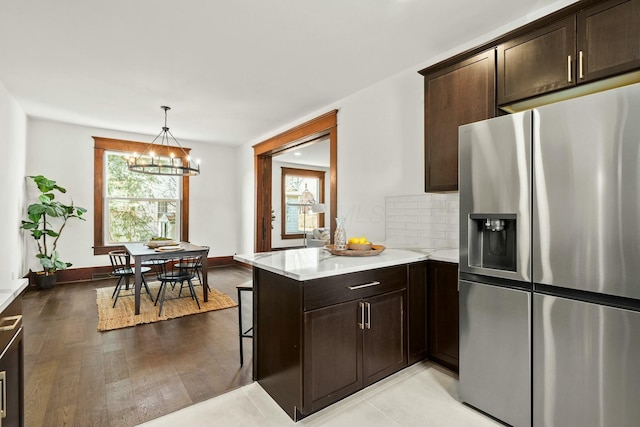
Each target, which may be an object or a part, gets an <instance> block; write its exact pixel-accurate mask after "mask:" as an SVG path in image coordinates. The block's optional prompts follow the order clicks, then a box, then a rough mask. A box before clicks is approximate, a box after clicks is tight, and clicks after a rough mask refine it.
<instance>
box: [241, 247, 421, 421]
mask: <svg viewBox="0 0 640 427" xmlns="http://www.w3.org/2000/svg"><path fill="white" fill-rule="evenodd" d="M234 258H235V259H236V260H237V261H241V262H245V263H247V264H250V265H252V266H253V267H254V269H253V281H254V296H253V309H254V313H253V314H254V331H255V338H254V347H253V348H254V358H253V360H254V362H253V363H254V365H253V369H254V370H253V372H254V374H253V375H254V379H255V380H256V381H258V382H259V383H260V385H261V386H262V388H264V390H266V391H267V392H268V393H269V394H270V395H271V397H272V398H273V399H274V400H275V401H276V402H277V403H278V404H279V405H280V406H281V407H282V409H283V410H284V411H285V412H286V413H287V414H288V415H289V416H290V417H291V418H292V419H294V420H299V419H301V418H304V417H305V416H307V415H309V414H311V413H313V412H315V411H317V410H319V409H321V408H323V407H326V406H328V405H330V404H332V403H334V402H336V401H337V400H340V399H342V398H344V397H346V396H348V395H350V394H352V393H354V392H356V391H358V390H360V389H362V388H364V387H366V386H368V385H370V384H372V383H374V382H376V381H378V380H380V379H382V378H384V377H386V376H388V375H390V374H392V373H394V372H396V371H398V370H400V369H402V368H404V367H406V366H407V365H408V364H410V363H414V362H416V361H418V360H420V359H422V358H424V357H426V354H427V353H426V340H425V339H424V337H425V336H426V334H425V321H424V319H425V317H424V312H425V304H424V302H425V298H424V296H425V295H426V291H425V289H426V276H427V275H426V271H427V267H426V265H427V262H426V260H427V258H428V257H427V255H426V254H424V253H419V252H414V251H408V250H401V249H386V250H385V251H384V252H382V253H381V254H379V255H375V256H369V257H349V256H335V255H332V254H331V253H329V252H328V251H326V250H324V249H323V248H306V249H294V250H286V251H276V252H266V253H257V254H249V255H236V256H235V257H234ZM414 294H415V295H417V296H416V297H413V296H414ZM415 302H419V303H418V304H415ZM414 306H415V307H416V308H415V309H414ZM414 337H415V338H414Z"/></svg>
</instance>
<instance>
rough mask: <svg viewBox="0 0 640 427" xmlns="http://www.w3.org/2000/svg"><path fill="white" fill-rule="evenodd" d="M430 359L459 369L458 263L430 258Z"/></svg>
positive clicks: (456, 370) (455, 369) (454, 369)
mask: <svg viewBox="0 0 640 427" xmlns="http://www.w3.org/2000/svg"><path fill="white" fill-rule="evenodd" d="M428 272H429V275H428V279H427V280H428V283H429V286H428V288H429V295H428V304H429V310H428V313H429V314H428V316H429V322H428V324H429V331H428V339H429V358H430V359H431V360H433V361H435V362H437V363H440V364H441V365H443V366H446V367H447V368H449V369H452V370H453V371H455V372H458V358H459V346H458V313H459V304H460V303H459V301H458V264H453V263H449V262H440V261H429V267H428Z"/></svg>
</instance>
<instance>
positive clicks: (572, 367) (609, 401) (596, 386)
mask: <svg viewBox="0 0 640 427" xmlns="http://www.w3.org/2000/svg"><path fill="white" fill-rule="evenodd" d="M533 310H534V313H533V314H534V321H533V340H534V341H533V342H534V345H533V347H534V355H533V360H534V363H533V378H534V379H533V390H534V396H533V425H534V426H535V427H542V426H548V427H552V426H553V427H557V426H563V427H572V426H575V427H584V426H592V427H624V426H628V427H631V426H638V425H639V423H640V403H639V402H640V400H639V399H640V398H639V396H640V339H639V337H640V313H638V312H633V311H628V310H623V309H617V308H612V307H606V306H600V305H596V304H591V303H585V302H580V301H574V300H568V299H565V298H559V297H553V296H548V295H541V294H534V300H533Z"/></svg>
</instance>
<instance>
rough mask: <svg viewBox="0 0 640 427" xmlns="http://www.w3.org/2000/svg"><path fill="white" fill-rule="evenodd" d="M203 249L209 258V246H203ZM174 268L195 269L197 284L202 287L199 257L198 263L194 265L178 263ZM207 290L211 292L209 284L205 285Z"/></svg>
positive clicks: (184, 262) (200, 259)
mask: <svg viewBox="0 0 640 427" xmlns="http://www.w3.org/2000/svg"><path fill="white" fill-rule="evenodd" d="M203 248H206V249H207V252H206V255H205V256H209V246H203ZM176 267H177V268H193V267H195V271H196V275H197V277H198V282H200V285H202V274H203V272H202V258H201V257H200V258H199V261H198V263H197V264H196V265H189V263H188V262H186V261H179V262H178V263H177V264H176ZM194 286H197V285H195V284H194ZM207 289H208V290H209V291H210V290H211V287H210V286H209V283H207Z"/></svg>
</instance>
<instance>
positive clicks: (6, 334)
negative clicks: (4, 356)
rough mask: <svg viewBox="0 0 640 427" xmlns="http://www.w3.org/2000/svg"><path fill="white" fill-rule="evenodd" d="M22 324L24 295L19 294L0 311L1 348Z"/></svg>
mask: <svg viewBox="0 0 640 427" xmlns="http://www.w3.org/2000/svg"><path fill="white" fill-rule="evenodd" d="M20 326H22V296H18V297H17V298H16V299H15V300H13V302H11V304H9V306H8V307H7V308H5V309H4V311H3V312H2V313H0V349H3V348H5V347H6V346H7V344H9V341H11V338H13V336H14V335H15V334H16V332H18V329H20Z"/></svg>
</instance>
